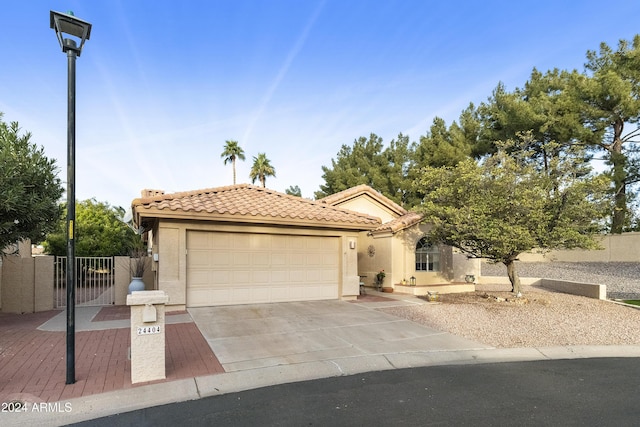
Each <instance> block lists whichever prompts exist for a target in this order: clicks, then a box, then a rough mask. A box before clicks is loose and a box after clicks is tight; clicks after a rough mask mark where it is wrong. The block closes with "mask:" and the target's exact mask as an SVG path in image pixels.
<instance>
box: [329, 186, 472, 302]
mask: <svg viewBox="0 0 640 427" xmlns="http://www.w3.org/2000/svg"><path fill="white" fill-rule="evenodd" d="M319 202H321V203H325V204H328V205H331V206H336V207H341V208H344V209H348V210H351V211H355V212H360V213H366V214H368V215H371V216H375V217H378V218H380V221H381V224H380V225H379V226H377V227H376V228H374V229H372V230H368V231H366V232H362V233H360V235H359V238H358V271H359V274H360V275H361V276H362V282H363V283H364V284H365V286H375V277H376V275H377V273H378V272H380V271H382V270H384V272H385V275H386V277H385V278H384V281H383V285H384V286H392V287H393V288H394V289H395V291H396V292H404V293H412V294H415V295H424V294H426V293H427V292H442V293H448V292H469V291H473V290H474V288H475V287H474V285H473V283H468V282H467V281H468V280H469V277H468V276H474V277H476V278H477V277H479V276H480V261H479V260H476V259H467V257H466V256H465V255H462V254H460V253H457V252H456V251H454V250H453V249H452V248H451V247H449V246H439V245H429V244H428V242H427V239H426V237H425V236H426V234H427V232H428V231H429V227H430V226H429V225H428V224H424V223H422V222H421V221H422V216H421V215H419V214H417V213H416V212H410V211H407V210H406V209H404V208H403V207H402V206H400V205H398V204H397V203H395V202H394V201H392V200H391V199H389V198H388V197H385V196H384V195H382V194H381V193H379V192H377V191H376V190H374V189H373V188H371V187H369V186H368V185H359V186H356V187H352V188H349V189H347V190H344V191H341V192H339V193H336V194H332V195H330V196H328V197H325V198H323V199H320V200H319ZM412 278H413V280H412ZM412 282H414V283H415V285H414V286H412Z"/></svg>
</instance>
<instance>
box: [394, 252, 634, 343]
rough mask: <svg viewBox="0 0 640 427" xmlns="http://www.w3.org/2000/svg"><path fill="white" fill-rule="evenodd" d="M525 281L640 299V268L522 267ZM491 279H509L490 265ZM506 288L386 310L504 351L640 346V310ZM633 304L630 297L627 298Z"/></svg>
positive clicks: (538, 290) (617, 265)
mask: <svg viewBox="0 0 640 427" xmlns="http://www.w3.org/2000/svg"><path fill="white" fill-rule="evenodd" d="M518 268H519V272H520V276H521V277H548V278H557V279H564V280H573V281H583V282H586V283H600V284H606V285H607V293H608V295H609V297H610V298H611V295H618V296H620V295H628V296H632V297H633V296H635V298H638V299H640V283H639V281H638V280H637V279H635V278H634V277H637V276H640V264H636V263H555V262H554V263H520V264H519V266H518ZM482 274H483V275H486V276H498V275H505V276H506V268H505V267H504V266H502V265H491V264H486V265H483V267H482ZM509 290H510V287H508V286H505V285H478V286H477V287H476V292H469V293H462V294H447V295H441V301H440V302H437V303H428V304H424V305H420V306H398V307H391V308H386V309H382V311H385V312H387V313H390V314H393V315H396V316H399V317H403V318H406V319H409V320H412V321H415V322H418V323H421V324H424V325H426V326H429V327H432V328H435V329H438V330H441V331H446V332H450V333H452V334H454V335H458V336H462V337H466V338H469V339H472V340H475V341H479V342H482V343H484V344H487V345H491V346H493V347H498V348H517V347H548V346H571V345H619V344H635V345H640V309H636V308H632V307H629V306H624V305H621V304H617V303H614V302H611V301H601V300H595V299H592V298H586V297H580V296H575V295H569V294H563V293H558V292H553V291H549V290H546V289H542V288H539V287H537V286H523V298H514V297H513V294H512V293H511V292H509ZM625 298H628V297H625Z"/></svg>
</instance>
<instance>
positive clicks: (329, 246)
mask: <svg viewBox="0 0 640 427" xmlns="http://www.w3.org/2000/svg"><path fill="white" fill-rule="evenodd" d="M187 249H188V251H187V252H188V258H187V283H188V284H187V305H188V306H190V307H195V306H207V305H227V304H246V303H256V302H283V301H301V300H314V299H335V298H338V283H339V277H338V276H339V259H340V258H339V257H340V252H339V239H338V238H337V237H320V236H292V235H269V234H261V235H251V234H245V233H226V232H195V231H194V232H189V233H188V235H187Z"/></svg>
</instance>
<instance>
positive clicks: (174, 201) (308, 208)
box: [131, 184, 380, 230]
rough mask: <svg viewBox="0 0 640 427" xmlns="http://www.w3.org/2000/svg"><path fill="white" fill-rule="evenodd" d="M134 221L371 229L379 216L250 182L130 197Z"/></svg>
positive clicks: (378, 222) (377, 222) (377, 221)
mask: <svg viewBox="0 0 640 427" xmlns="http://www.w3.org/2000/svg"><path fill="white" fill-rule="evenodd" d="M131 207H132V211H133V212H134V213H135V218H136V223H138V224H139V223H140V218H141V217H157V218H167V217H172V218H193V219H216V220H224V221H237V222H264V223H285V222H287V223H297V224H300V225H315V226H335V225H344V226H348V227H349V228H358V229H362V230H370V229H372V228H375V227H377V226H379V225H380V219H379V218H377V217H373V216H370V215H366V214H362V213H357V212H352V211H349V210H346V209H342V208H339V207H335V206H330V205H327V204H325V203H320V202H314V201H311V200H308V199H303V198H301V197H297V196H291V195H288V194H283V193H279V192H277V191H273V190H269V189H267V188H262V187H256V186H253V185H249V184H239V185H232V186H227V187H217V188H209V189H204V190H196V191H187V192H181V193H172V194H160V195H155V196H151V197H142V198H139V199H135V200H133V202H132V203H131Z"/></svg>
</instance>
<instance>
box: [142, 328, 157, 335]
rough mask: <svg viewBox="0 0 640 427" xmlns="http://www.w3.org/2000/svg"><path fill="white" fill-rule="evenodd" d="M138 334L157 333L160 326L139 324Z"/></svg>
mask: <svg viewBox="0 0 640 427" xmlns="http://www.w3.org/2000/svg"><path fill="white" fill-rule="evenodd" d="M137 331H138V335H149V334H159V333H160V326H139V327H138V329H137Z"/></svg>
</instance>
